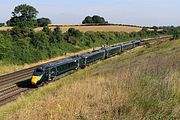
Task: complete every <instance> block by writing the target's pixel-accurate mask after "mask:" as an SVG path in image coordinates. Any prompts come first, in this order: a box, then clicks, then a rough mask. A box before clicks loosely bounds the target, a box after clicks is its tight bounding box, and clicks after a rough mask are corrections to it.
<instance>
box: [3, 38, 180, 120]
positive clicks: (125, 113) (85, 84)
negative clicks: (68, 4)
mask: <svg viewBox="0 0 180 120" xmlns="http://www.w3.org/2000/svg"><path fill="white" fill-rule="evenodd" d="M179 46H180V41H179V40H172V41H167V42H164V43H158V44H155V45H152V46H147V47H140V48H136V49H134V50H131V51H129V52H126V53H123V54H122V55H120V56H117V57H114V58H110V59H108V60H105V61H103V62H100V63H98V64H96V65H93V66H90V67H88V68H86V69H85V70H80V71H78V72H77V73H75V74H73V75H71V76H68V77H66V78H63V79H61V80H58V81H56V82H55V83H52V84H49V85H47V86H45V87H43V88H41V89H39V90H37V91H34V92H30V93H29V94H27V95H24V96H22V97H21V98H19V99H18V100H17V101H16V102H14V103H10V104H8V105H6V106H4V107H1V108H0V119H3V118H4V119H7V120H8V119H16V118H18V119H26V120H31V119H32V116H33V119H70V120H73V119H79V120H90V119H93V120H96V119H98V120H99V119H100V120H101V119H102V120H104V119H105V120H111V119H128V120H129V119H133V120H139V119H162V120H164V119H179V118H180V114H179V112H180V109H179V107H180V103H179V101H180V94H179V84H180V81H179V80H180V74H179V70H180V63H179V59H180V58H179V53H180V47H179ZM25 113H26V114H25Z"/></svg>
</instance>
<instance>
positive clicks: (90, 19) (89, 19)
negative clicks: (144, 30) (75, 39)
mask: <svg viewBox="0 0 180 120" xmlns="http://www.w3.org/2000/svg"><path fill="white" fill-rule="evenodd" d="M91 23H108V22H107V21H105V19H104V18H103V17H100V16H98V15H94V16H93V17H90V16H87V17H86V18H85V19H84V20H83V22H82V24H91Z"/></svg>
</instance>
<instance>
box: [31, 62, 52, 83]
mask: <svg viewBox="0 0 180 120" xmlns="http://www.w3.org/2000/svg"><path fill="white" fill-rule="evenodd" d="M48 72H49V71H48V66H47V65H42V66H39V67H37V68H36V69H35V71H34V72H33V75H32V79H31V84H32V85H34V86H40V85H43V84H44V83H45V82H46V81H48V79H49V73H48Z"/></svg>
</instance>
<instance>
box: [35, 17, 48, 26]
mask: <svg viewBox="0 0 180 120" xmlns="http://www.w3.org/2000/svg"><path fill="white" fill-rule="evenodd" d="M48 24H51V20H50V19H49V18H38V19H37V25H38V26H39V27H44V26H47V25H48Z"/></svg>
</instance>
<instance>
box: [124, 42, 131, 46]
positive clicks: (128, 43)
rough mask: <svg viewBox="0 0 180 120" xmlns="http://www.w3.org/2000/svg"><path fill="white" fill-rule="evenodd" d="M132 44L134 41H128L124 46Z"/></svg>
mask: <svg viewBox="0 0 180 120" xmlns="http://www.w3.org/2000/svg"><path fill="white" fill-rule="evenodd" d="M131 44H133V42H126V43H123V44H122V46H126V45H131Z"/></svg>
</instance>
